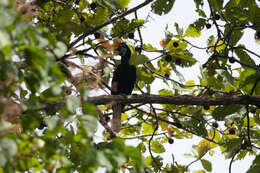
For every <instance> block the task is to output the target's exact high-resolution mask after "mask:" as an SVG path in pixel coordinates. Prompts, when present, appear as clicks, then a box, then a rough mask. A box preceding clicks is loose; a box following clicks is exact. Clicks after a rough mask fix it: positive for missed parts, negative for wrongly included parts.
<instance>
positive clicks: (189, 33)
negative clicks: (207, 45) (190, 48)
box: [184, 26, 201, 37]
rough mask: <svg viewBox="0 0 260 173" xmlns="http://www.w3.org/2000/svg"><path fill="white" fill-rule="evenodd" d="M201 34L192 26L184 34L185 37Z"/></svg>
mask: <svg viewBox="0 0 260 173" xmlns="http://www.w3.org/2000/svg"><path fill="white" fill-rule="evenodd" d="M200 35H201V32H200V30H198V29H196V28H194V27H191V26H190V27H189V28H188V29H187V30H186V32H185V35H184V36H186V37H199V36H200Z"/></svg>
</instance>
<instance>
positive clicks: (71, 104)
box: [66, 96, 80, 114]
mask: <svg viewBox="0 0 260 173" xmlns="http://www.w3.org/2000/svg"><path fill="white" fill-rule="evenodd" d="M79 106H80V100H79V98H78V97H75V96H68V97H67V98H66V107H67V109H68V111H69V112H70V113H73V114H74V113H76V109H77V108H78V107H79Z"/></svg>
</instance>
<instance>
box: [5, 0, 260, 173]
mask: <svg viewBox="0 0 260 173" xmlns="http://www.w3.org/2000/svg"><path fill="white" fill-rule="evenodd" d="M129 3H130V1H129V0H127V1H123V0H118V1H117V0H100V1H93V2H92V1H91V2H90V1H87V0H66V1H65V0H32V1H29V2H25V1H22V0H16V1H13V0H1V1H0V37H1V39H0V64H1V65H0V74H1V75H0V151H1V152H0V172H7V173H8V172H58V173H62V172H75V171H77V172H94V171H96V170H98V169H100V168H104V169H105V170H106V171H107V172H118V171H120V170H121V171H126V170H129V171H130V172H138V173H140V172H160V171H162V172H174V173H177V172H189V171H191V170H190V168H189V166H190V165H191V164H192V163H194V162H195V161H200V163H201V169H203V170H197V171H196V172H206V171H208V172H211V171H212V163H211V162H210V160H206V159H205V158H204V156H205V155H208V154H209V155H213V154H214V148H216V147H219V148H220V149H221V151H222V152H223V154H224V155H225V157H226V158H233V159H232V161H231V163H232V162H233V160H234V161H236V160H241V159H243V158H245V157H246V156H247V155H250V157H254V158H255V159H254V161H253V163H252V165H251V166H250V168H249V170H248V172H250V173H254V172H257V171H258V170H259V167H260V162H259V154H258V151H257V150H259V147H260V143H259V140H260V135H259V133H260V130H259V125H260V118H259V114H260V109H259V105H245V104H244V103H241V104H231V103H230V104H229V105H227V104H225V105H221V104H220V105H210V103H209V104H206V105H191V104H189V103H187V104H186V105H181V106H177V105H172V104H157V105H153V104H146V106H144V105H138V104H137V105H135V106H133V105H132V106H130V105H128V106H126V111H125V112H124V113H122V130H121V132H120V133H119V134H116V135H117V136H116V137H114V136H111V133H110V132H109V125H108V124H109V119H110V117H111V104H112V103H111V104H108V105H99V106H96V105H93V104H92V103H89V102H88V97H89V96H90V95H91V93H92V92H93V91H97V90H103V91H105V92H109V87H108V86H109V85H110V79H111V75H112V71H113V69H114V67H115V65H117V64H118V63H119V61H118V60H117V56H116V55H117V53H118V52H117V50H116V49H117V46H118V44H120V42H121V41H122V40H123V41H125V42H127V43H128V46H129V47H130V48H131V52H132V57H131V61H130V62H131V64H134V65H135V66H136V67H137V76H138V79H137V82H136V87H135V91H136V92H137V93H147V94H150V93H152V94H154V90H155V89H154V88H152V86H153V84H154V83H155V82H158V81H160V82H161V83H160V85H161V86H163V88H160V90H159V91H158V94H159V95H168V96H173V95H174V96H178V95H191V96H197V97H198V98H199V97H201V96H206V97H212V98H215V97H221V96H222V97H225V98H228V97H230V96H234V95H253V96H256V95H259V93H260V84H259V81H260V73H259V65H258V64H257V63H256V62H257V61H256V59H257V58H259V57H260V55H258V54H257V52H252V51H251V50H250V48H248V47H247V46H246V44H245V43H242V42H241V38H242V37H243V35H244V33H246V32H247V29H251V30H253V31H255V39H256V41H258V39H260V23H259V21H260V19H259V18H260V8H259V5H258V4H257V2H256V1H255V0H248V1H239V0H229V1H227V2H226V3H224V1H223V0H208V1H203V0H194V3H195V4H196V12H197V13H198V16H199V18H198V19H197V20H196V21H194V23H191V24H190V26H189V27H188V28H186V29H184V28H181V26H180V25H181V24H177V23H175V25H174V26H175V30H174V31H172V30H169V29H168V27H167V26H166V28H165V37H164V38H162V39H161V41H160V45H161V48H157V47H155V46H154V43H146V44H144V43H143V40H142V37H141V31H142V29H143V26H145V24H146V23H147V22H149V16H148V17H147V19H138V18H137V16H136V18H133V19H130V18H128V17H127V15H128V14H129V13H131V12H134V11H137V10H142V8H143V6H145V5H150V6H151V11H152V12H153V13H155V14H156V15H165V14H167V13H169V12H170V11H171V10H174V3H175V0H170V1H166V0H154V1H153V2H152V1H149V0H147V1H144V2H143V3H142V5H141V6H137V7H136V8H135V9H134V10H132V11H130V12H129V10H128V7H127V6H128V5H129ZM206 6H208V7H209V9H210V12H209V13H208V12H206V11H204V10H203V9H204V8H203V7H206ZM118 16H119V17H118ZM213 26H214V27H215V30H213V29H212V28H211V27H213ZM210 28H211V29H212V31H213V32H212V35H211V36H210V37H209V38H208V42H207V45H206V47H204V46H202V45H193V44H192V43H191V41H190V40H192V39H196V38H198V37H201V35H202V33H203V32H205V30H207V29H210ZM137 32H138V37H137V36H135V37H134V38H131V37H129V33H137ZM191 48H193V49H191ZM194 49H196V50H202V51H205V52H207V53H208V57H207V61H206V62H205V63H204V64H203V66H202V67H201V75H200V76H199V80H198V82H195V80H190V81H185V79H184V74H182V73H181V72H180V69H182V68H190V67H193V66H194V65H195V64H196V63H197V62H198V61H200V59H199V58H198V57H193V52H192V51H193V50H194ZM150 52H153V53H154V54H150ZM156 53H157V54H158V56H157V57H155V58H154V57H152V56H154V55H155V54H156ZM233 63H236V66H234V65H233ZM173 74H174V75H176V77H177V80H175V79H173V78H171V76H173ZM163 84H165V85H163ZM147 107H148V108H147ZM129 110H130V111H129ZM99 122H101V123H99ZM101 125H103V127H104V128H105V129H103V128H102V127H101ZM98 129H99V131H98ZM97 131H98V133H97ZM100 131H102V132H100ZM194 136H197V137H200V138H201V141H200V142H199V143H198V144H197V145H195V146H194V147H193V150H192V154H190V156H192V157H193V158H194V162H192V163H191V164H187V165H181V164H178V160H175V158H174V155H173V156H172V160H171V161H170V162H169V161H165V160H163V157H162V156H161V154H162V153H165V152H167V147H166V144H167V142H168V143H169V144H171V145H174V140H175V139H179V140H182V139H185V138H188V139H192V138H193V137H194ZM133 138H134V139H138V140H136V143H135V144H134V146H132V145H128V144H127V140H128V139H133ZM173 139H174V140H173ZM234 158H235V159H234Z"/></svg>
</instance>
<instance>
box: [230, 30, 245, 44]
mask: <svg viewBox="0 0 260 173" xmlns="http://www.w3.org/2000/svg"><path fill="white" fill-rule="evenodd" d="M242 36H243V32H242V31H240V30H235V31H233V32H232V34H231V37H230V40H229V42H228V43H229V45H231V46H235V45H236V44H237V42H238V41H239V40H240V39H241V37H242Z"/></svg>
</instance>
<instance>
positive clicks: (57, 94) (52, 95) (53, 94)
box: [40, 86, 63, 101]
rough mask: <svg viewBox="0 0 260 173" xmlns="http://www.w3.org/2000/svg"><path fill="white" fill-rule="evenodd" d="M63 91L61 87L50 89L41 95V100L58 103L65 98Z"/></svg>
mask: <svg viewBox="0 0 260 173" xmlns="http://www.w3.org/2000/svg"><path fill="white" fill-rule="evenodd" d="M61 91H62V90H61V88H60V87H59V86H54V87H50V88H48V89H46V90H45V91H43V92H42V93H41V94H40V98H41V99H43V100H47V101H57V100H60V99H61V98H62V97H63V95H62V92H61Z"/></svg>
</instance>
